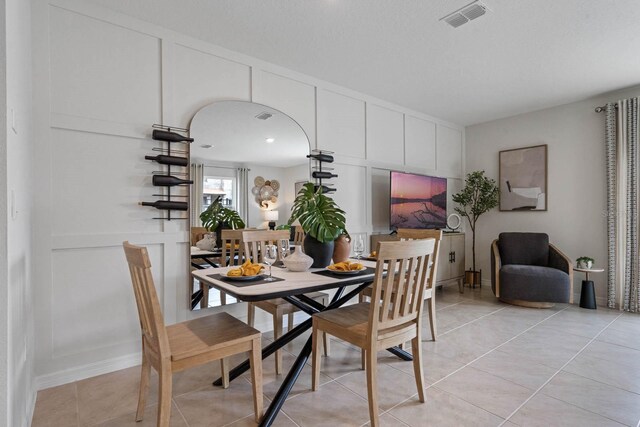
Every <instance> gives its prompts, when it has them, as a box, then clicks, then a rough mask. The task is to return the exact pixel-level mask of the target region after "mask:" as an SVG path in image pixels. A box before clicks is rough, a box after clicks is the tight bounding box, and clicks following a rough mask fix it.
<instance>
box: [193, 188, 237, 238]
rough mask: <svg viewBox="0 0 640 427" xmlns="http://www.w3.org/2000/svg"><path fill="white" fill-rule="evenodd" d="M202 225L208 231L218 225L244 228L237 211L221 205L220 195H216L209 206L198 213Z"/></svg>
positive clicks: (216, 227) (213, 229) (215, 228)
mask: <svg viewBox="0 0 640 427" xmlns="http://www.w3.org/2000/svg"><path fill="white" fill-rule="evenodd" d="M200 221H202V226H203V227H206V228H207V230H209V231H216V230H217V229H218V227H220V226H227V227H231V228H233V229H234V230H235V229H237V228H244V221H243V220H242V218H240V215H239V214H238V212H236V211H234V210H233V209H229V208H225V207H224V206H222V200H221V196H218V197H217V198H216V199H215V200H214V201H213V202H212V203H211V205H209V207H208V208H207V209H206V210H205V211H204V212H202V213H201V214H200Z"/></svg>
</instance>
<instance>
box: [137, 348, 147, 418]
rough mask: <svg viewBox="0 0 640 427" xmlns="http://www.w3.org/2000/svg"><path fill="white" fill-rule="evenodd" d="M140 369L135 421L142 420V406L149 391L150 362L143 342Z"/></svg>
mask: <svg viewBox="0 0 640 427" xmlns="http://www.w3.org/2000/svg"><path fill="white" fill-rule="evenodd" d="M142 353H143V354H142V369H141V372H140V391H139V392H138V410H137V411H136V421H142V417H143V416H144V406H145V404H146V402H147V393H148V391H149V377H150V376H151V364H150V363H149V360H148V359H147V355H146V354H144V344H143V346H142Z"/></svg>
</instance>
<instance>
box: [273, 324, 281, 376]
mask: <svg viewBox="0 0 640 427" xmlns="http://www.w3.org/2000/svg"><path fill="white" fill-rule="evenodd" d="M281 336H282V313H280V312H278V313H276V314H274V315H273V338H274V339H276V340H277V339H278V338H280V337H281ZM281 373H282V350H276V375H280V374H281Z"/></svg>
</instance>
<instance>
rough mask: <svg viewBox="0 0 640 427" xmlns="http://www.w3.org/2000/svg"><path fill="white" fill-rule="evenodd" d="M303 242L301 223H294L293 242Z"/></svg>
mask: <svg viewBox="0 0 640 427" xmlns="http://www.w3.org/2000/svg"><path fill="white" fill-rule="evenodd" d="M303 243H304V230H303V229H302V226H301V225H296V226H295V228H294V233H293V244H294V245H300V246H302V245H303Z"/></svg>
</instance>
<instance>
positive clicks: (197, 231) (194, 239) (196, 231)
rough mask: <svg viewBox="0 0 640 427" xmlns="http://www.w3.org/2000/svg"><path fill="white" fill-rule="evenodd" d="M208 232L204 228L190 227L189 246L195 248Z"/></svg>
mask: <svg viewBox="0 0 640 427" xmlns="http://www.w3.org/2000/svg"><path fill="white" fill-rule="evenodd" d="M208 232H209V230H207V228H206V227H191V246H195V245H196V243H198V242H199V241H200V240H202V239H204V235H205V234H207V233H208Z"/></svg>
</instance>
